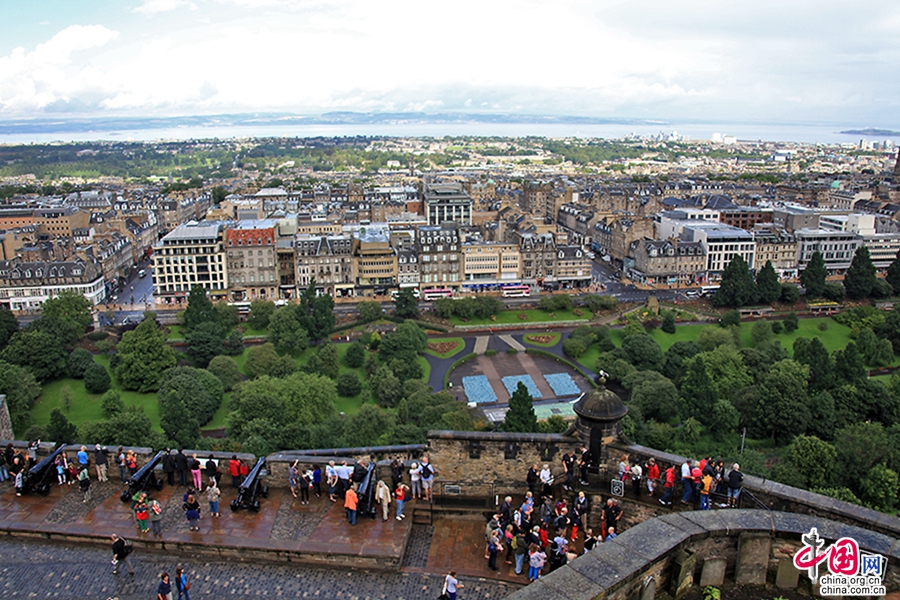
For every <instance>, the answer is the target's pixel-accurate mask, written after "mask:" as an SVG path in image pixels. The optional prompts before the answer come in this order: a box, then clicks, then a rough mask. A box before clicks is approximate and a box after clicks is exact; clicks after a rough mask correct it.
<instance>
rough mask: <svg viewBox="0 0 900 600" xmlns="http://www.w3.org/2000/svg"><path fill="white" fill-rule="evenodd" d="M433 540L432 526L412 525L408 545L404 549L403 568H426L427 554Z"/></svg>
mask: <svg viewBox="0 0 900 600" xmlns="http://www.w3.org/2000/svg"><path fill="white" fill-rule="evenodd" d="M433 539H434V526H433V525H413V527H412V534H411V535H410V538H409V545H408V546H407V547H406V557H405V558H404V559H403V566H404V567H418V568H422V569H424V568H425V567H427V566H428V553H429V552H430V551H431V541H432V540H433Z"/></svg>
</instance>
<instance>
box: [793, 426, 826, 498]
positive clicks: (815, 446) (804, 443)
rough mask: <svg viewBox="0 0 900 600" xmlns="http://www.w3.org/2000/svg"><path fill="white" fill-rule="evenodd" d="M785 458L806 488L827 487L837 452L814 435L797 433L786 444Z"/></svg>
mask: <svg viewBox="0 0 900 600" xmlns="http://www.w3.org/2000/svg"><path fill="white" fill-rule="evenodd" d="M786 459H787V460H788V462H789V463H790V465H791V467H792V468H793V469H794V470H795V471H796V472H797V474H798V475H799V476H800V477H801V478H802V480H803V485H804V487H806V488H814V487H828V486H829V485H830V484H831V482H832V475H833V474H834V465H835V461H836V460H837V452H836V451H835V449H834V446H832V445H831V444H829V443H828V442H823V441H822V440H820V439H819V438H817V437H815V436H807V435H798V436H797V437H795V438H794V439H793V441H792V442H791V445H790V446H788V449H787V453H786Z"/></svg>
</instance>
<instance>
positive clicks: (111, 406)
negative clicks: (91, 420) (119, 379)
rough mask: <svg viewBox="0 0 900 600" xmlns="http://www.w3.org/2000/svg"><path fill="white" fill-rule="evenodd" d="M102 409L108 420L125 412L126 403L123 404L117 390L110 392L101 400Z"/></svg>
mask: <svg viewBox="0 0 900 600" xmlns="http://www.w3.org/2000/svg"><path fill="white" fill-rule="evenodd" d="M100 408H101V409H102V410H103V414H104V415H105V416H106V418H107V419H109V418H111V417H113V416H115V415H117V414H119V413H120V412H122V411H123V410H125V403H124V402H122V395H121V394H119V392H117V391H116V390H109V391H108V392H106V393H105V394H103V397H102V398H100Z"/></svg>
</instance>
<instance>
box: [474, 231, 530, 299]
mask: <svg viewBox="0 0 900 600" xmlns="http://www.w3.org/2000/svg"><path fill="white" fill-rule="evenodd" d="M519 259H520V256H519V249H518V248H517V247H516V245H515V244H502V243H492V242H479V243H474V244H463V245H462V261H463V279H464V283H463V289H464V290H466V289H468V290H470V291H480V290H488V289H495V288H498V287H499V286H501V285H502V284H504V283H517V282H518V281H519V280H520V278H521V271H520V267H521V265H520V261H519Z"/></svg>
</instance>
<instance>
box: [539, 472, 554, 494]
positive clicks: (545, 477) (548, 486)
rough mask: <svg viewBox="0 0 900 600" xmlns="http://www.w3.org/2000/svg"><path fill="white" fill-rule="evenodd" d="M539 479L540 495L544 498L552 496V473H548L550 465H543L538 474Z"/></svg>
mask: <svg viewBox="0 0 900 600" xmlns="http://www.w3.org/2000/svg"><path fill="white" fill-rule="evenodd" d="M540 478H541V495H543V496H544V497H552V496H553V473H551V472H550V465H544V468H543V469H541V473H540Z"/></svg>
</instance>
